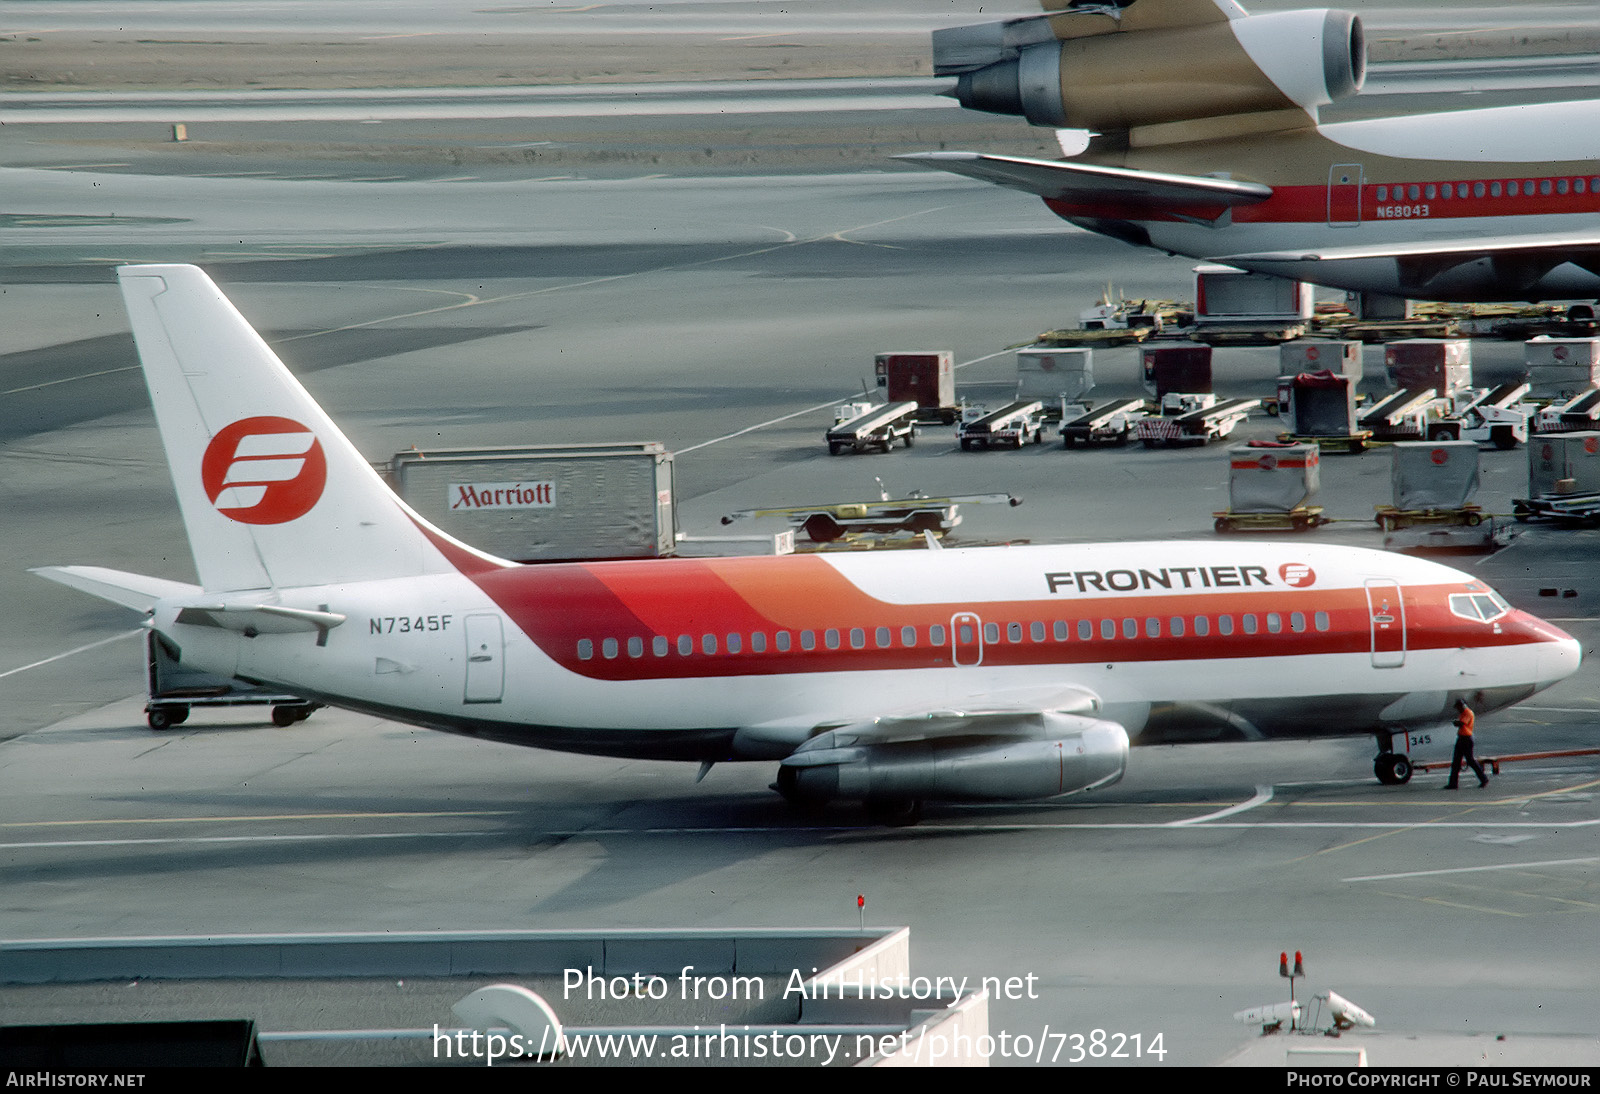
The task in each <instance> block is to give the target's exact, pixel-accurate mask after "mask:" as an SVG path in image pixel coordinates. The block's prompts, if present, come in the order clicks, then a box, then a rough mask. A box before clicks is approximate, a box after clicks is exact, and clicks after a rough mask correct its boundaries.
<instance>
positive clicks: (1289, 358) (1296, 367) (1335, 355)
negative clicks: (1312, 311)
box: [1278, 338, 1363, 385]
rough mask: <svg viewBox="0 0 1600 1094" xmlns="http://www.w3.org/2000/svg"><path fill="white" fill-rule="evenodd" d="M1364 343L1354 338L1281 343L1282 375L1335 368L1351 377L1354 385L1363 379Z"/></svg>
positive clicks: (1280, 372) (1279, 361)
mask: <svg viewBox="0 0 1600 1094" xmlns="http://www.w3.org/2000/svg"><path fill="white" fill-rule="evenodd" d="M1362 349H1363V346H1362V345H1361V343H1360V342H1357V341H1354V340H1345V341H1331V340H1330V341H1320V340H1316V339H1309V338H1306V339H1299V340H1297V341H1294V342H1285V343H1284V344H1283V345H1281V346H1279V347H1278V375H1279V376H1298V375H1300V374H1301V373H1302V372H1322V371H1327V372H1333V373H1337V374H1338V375H1340V376H1348V377H1350V382H1351V383H1352V384H1353V385H1359V384H1360V383H1361V375H1362V371H1361V370H1362V365H1361V351H1362Z"/></svg>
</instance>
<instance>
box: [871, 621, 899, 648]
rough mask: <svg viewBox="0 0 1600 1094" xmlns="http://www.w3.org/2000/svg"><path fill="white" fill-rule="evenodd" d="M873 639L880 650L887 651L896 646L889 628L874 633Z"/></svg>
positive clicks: (879, 629) (880, 628)
mask: <svg viewBox="0 0 1600 1094" xmlns="http://www.w3.org/2000/svg"><path fill="white" fill-rule="evenodd" d="M872 637H873V641H874V642H876V643H877V646H878V648H879V649H880V650H886V649H888V648H889V647H890V646H892V645H894V637H893V636H892V635H891V634H890V633H889V628H888V627H879V628H878V629H877V630H876V631H874V632H873V633H872Z"/></svg>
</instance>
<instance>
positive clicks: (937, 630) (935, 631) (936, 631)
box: [928, 623, 944, 646]
mask: <svg viewBox="0 0 1600 1094" xmlns="http://www.w3.org/2000/svg"><path fill="white" fill-rule="evenodd" d="M928 642H929V644H931V645H934V646H942V645H944V628H943V627H941V626H940V625H939V624H937V623H935V624H934V625H933V626H931V627H929V628H928Z"/></svg>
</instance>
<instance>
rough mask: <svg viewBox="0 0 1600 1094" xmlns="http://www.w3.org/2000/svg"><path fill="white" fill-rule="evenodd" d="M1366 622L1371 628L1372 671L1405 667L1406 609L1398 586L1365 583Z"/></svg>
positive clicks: (1379, 580)
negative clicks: (1373, 669)
mask: <svg viewBox="0 0 1600 1094" xmlns="http://www.w3.org/2000/svg"><path fill="white" fill-rule="evenodd" d="M1367 618H1368V621H1369V623H1370V624H1371V627H1372V667H1373V668H1375V669H1397V668H1399V667H1400V666H1402V665H1404V664H1405V663H1406V605H1405V599H1404V598H1403V597H1402V596H1401V595H1400V583H1399V582H1397V581H1393V580H1391V579H1389V578H1377V577H1374V578H1368V579H1367Z"/></svg>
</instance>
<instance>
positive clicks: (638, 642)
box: [628, 638, 644, 657]
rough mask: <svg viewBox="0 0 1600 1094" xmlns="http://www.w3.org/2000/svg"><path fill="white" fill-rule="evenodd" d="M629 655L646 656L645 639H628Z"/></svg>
mask: <svg viewBox="0 0 1600 1094" xmlns="http://www.w3.org/2000/svg"><path fill="white" fill-rule="evenodd" d="M628 656H629V657H643V656H644V639H642V638H630V639H628Z"/></svg>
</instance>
